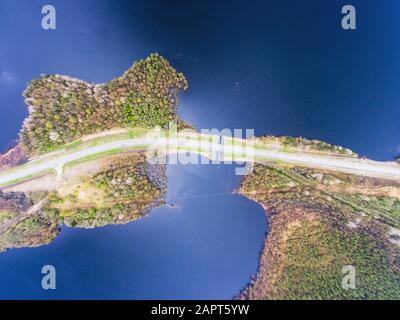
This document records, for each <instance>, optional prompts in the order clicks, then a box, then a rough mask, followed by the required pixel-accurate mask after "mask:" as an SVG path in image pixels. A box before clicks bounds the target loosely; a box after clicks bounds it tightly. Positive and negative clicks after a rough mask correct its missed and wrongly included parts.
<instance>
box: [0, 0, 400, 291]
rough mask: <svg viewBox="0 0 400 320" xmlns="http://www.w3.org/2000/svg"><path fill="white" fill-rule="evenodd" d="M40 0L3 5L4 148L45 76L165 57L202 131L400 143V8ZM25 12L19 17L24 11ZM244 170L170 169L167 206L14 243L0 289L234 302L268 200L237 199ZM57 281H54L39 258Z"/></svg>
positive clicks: (373, 146) (356, 146) (350, 143)
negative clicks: (181, 77) (353, 15)
mask: <svg viewBox="0 0 400 320" xmlns="http://www.w3.org/2000/svg"><path fill="white" fill-rule="evenodd" d="M52 3H53V5H55V7H56V9H57V29H56V30H50V31H45V30H43V29H42V28H41V17H42V16H41V13H40V12H41V5H42V1H36V0H30V1H18V2H17V1H12V0H3V1H2V2H1V4H0V39H2V42H3V44H2V46H0V101H1V104H0V108H1V112H2V117H0V128H1V135H0V150H1V151H4V150H6V149H7V148H8V147H10V146H11V145H12V143H13V140H14V139H15V138H16V136H17V133H18V131H19V128H20V126H21V123H22V121H23V119H24V118H25V117H26V115H27V111H26V106H25V105H24V103H23V99H22V97H21V93H22V91H23V90H24V88H25V86H26V83H27V82H28V81H29V80H31V79H34V78H36V77H38V76H39V74H40V73H47V74H52V73H60V74H67V75H70V76H73V77H77V78H81V79H83V80H87V81H93V82H105V81H108V80H110V79H112V78H114V77H117V76H119V75H120V74H122V73H123V72H124V70H126V69H127V68H128V67H129V66H130V65H131V64H132V63H133V61H134V60H138V59H140V58H144V57H146V56H147V55H149V54H150V53H151V52H159V53H160V54H162V55H164V56H165V57H166V58H167V59H168V60H169V61H170V62H171V64H172V65H173V66H174V67H175V68H176V69H177V70H178V71H182V72H183V73H184V74H185V76H186V77H187V79H188V81H189V90H188V92H187V93H185V94H183V95H182V96H181V101H180V110H179V113H180V115H181V117H182V118H183V119H185V120H187V121H189V122H190V123H192V124H193V125H194V126H195V127H197V128H218V129H223V128H230V129H234V128H238V129H247V128H249V129H255V133H256V135H264V134H273V135H293V136H305V137H308V138H316V139H321V140H325V141H327V142H330V143H334V144H338V145H342V146H345V147H348V148H351V149H353V150H354V151H356V152H358V153H360V154H362V155H365V156H367V157H369V158H373V159H377V160H391V159H393V157H395V156H397V155H398V153H399V150H400V149H399V147H400V144H399V131H400V130H399V129H400V124H399V119H400V117H399V108H398V103H399V101H400V81H399V77H398V75H399V74H400V59H398V57H399V56H400V47H399V41H398V31H397V30H399V24H400V22H399V20H398V19H397V17H396V14H395V12H396V11H398V10H399V9H400V8H399V7H400V3H399V2H398V1H395V0H388V1H385V3H381V2H379V3H378V2H377V1H375V2H374V1H359V0H354V1H352V3H353V5H354V6H355V7H356V8H357V13H358V28H357V30H355V31H344V30H343V29H341V26H340V20H341V14H340V12H341V6H340V4H338V3H334V2H333V1H330V2H322V1H318V0H309V1H302V2H301V3H300V2H297V1H287V0H284V1H282V0H280V1H278V0H276V1H254V2H252V3H251V4H250V3H248V2H246V1H229V2H228V1H208V0H207V1H192V2H189V1H168V2H166V1H161V0H160V1H101V2H99V1H94V0H88V1H85V2H84V3H82V2H81V1H78V0H71V1H68V2H66V1H57V0H55V1H52ZM16 17H18V18H16ZM239 179H240V177H238V176H236V175H235V174H234V166H233V165H189V166H183V165H170V166H168V195H167V202H169V203H173V204H175V205H176V207H174V208H169V207H163V208H157V209H154V210H153V211H152V212H151V214H150V215H148V216H147V217H145V218H143V219H141V220H138V221H135V222H132V223H129V224H127V225H118V226H106V227H103V228H97V229H92V230H83V229H73V228H68V227H62V231H61V233H60V235H59V237H57V238H56V240H55V241H54V242H53V243H51V244H49V245H47V246H42V247H39V248H25V249H17V250H10V251H8V252H6V253H3V254H0V298H3V299H4V298H39V299H42V298H77V299H80V298H128V299H129V298H132V299H150V298H159V299H167V298H168V299H180V298H182V299H189V298H190V299H196V298H204V299H212V298H218V299H230V298H231V297H232V296H233V295H234V294H235V293H236V292H237V291H238V290H240V289H241V288H242V287H243V286H244V285H245V284H246V283H247V281H248V280H249V278H250V277H251V276H252V275H253V274H254V273H255V272H256V270H257V263H258V257H259V252H260V250H261V246H262V243H263V239H264V235H265V233H266V232H267V223H266V219H265V217H264V213H263V210H262V208H261V207H260V206H259V205H257V204H256V203H254V202H252V201H250V200H248V199H246V198H243V197H241V196H239V195H234V194H232V191H233V190H234V189H235V188H237V186H238V182H239ZM45 264H52V265H54V266H55V267H56V270H57V289H56V290H54V291H44V290H42V289H41V287H40V282H41V278H42V274H41V273H40V271H41V267H42V266H43V265H45Z"/></svg>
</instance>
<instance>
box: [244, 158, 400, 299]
mask: <svg viewBox="0 0 400 320" xmlns="http://www.w3.org/2000/svg"><path fill="white" fill-rule="evenodd" d="M383 187H384V188H386V189H384V190H383V191H382V190H381V189H380V188H383ZM388 188H390V190H389V189H388ZM399 188H400V185H399V184H396V183H388V182H387V181H384V180H379V179H373V178H365V177H359V176H353V175H347V174H335V173H331V172H321V171H316V170H312V169H306V168H299V167H290V166H276V167H271V166H265V165H257V166H256V167H255V170H254V172H253V173H252V174H250V175H249V176H247V177H245V178H244V179H243V181H242V183H241V187H240V189H239V192H241V193H242V194H244V195H246V196H248V197H249V198H251V199H254V200H256V201H258V202H260V203H261V204H262V205H263V207H264V208H265V209H266V210H267V214H268V217H269V227H270V229H269V233H268V235H267V238H266V240H265V246H264V249H263V252H262V254H261V259H260V267H259V272H258V274H257V277H256V278H255V280H254V281H252V283H250V284H249V286H248V287H247V288H246V289H245V290H244V291H243V292H242V293H241V294H240V295H239V296H238V298H245V299H343V298H348V299H399V298H400V265H399V261H400V241H399V238H400V230H399V229H398V226H399V225H400V211H399V199H398V198H397V197H396V196H394V194H398V193H397V191H398V190H399ZM389 191H390V192H389ZM369 193H370V194H369ZM386 193H391V194H393V196H388V195H386ZM346 265H352V266H354V267H355V268H356V272H357V285H356V289H355V290H344V289H343V288H342V278H343V274H342V272H341V271H342V268H343V267H344V266H346Z"/></svg>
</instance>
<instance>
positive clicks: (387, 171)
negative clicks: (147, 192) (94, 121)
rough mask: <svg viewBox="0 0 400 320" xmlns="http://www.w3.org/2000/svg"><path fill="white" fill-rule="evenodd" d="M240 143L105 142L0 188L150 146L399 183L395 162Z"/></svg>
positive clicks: (23, 170) (37, 165) (42, 161)
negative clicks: (106, 155)
mask: <svg viewBox="0 0 400 320" xmlns="http://www.w3.org/2000/svg"><path fill="white" fill-rule="evenodd" d="M203 137H204V135H203ZM210 137H211V136H210ZM242 141H243V140H240V139H230V138H229V139H214V140H212V141H211V140H210V141H204V140H202V141H201V142H200V143H199V138H198V136H197V135H196V134H193V135H190V136H186V137H185V138H184V139H179V138H178V139H176V140H168V139H166V138H158V139H156V140H155V138H149V137H142V138H132V139H124V140H120V141H113V142H108V143H104V144H101V145H96V146H93V147H88V148H86V149H83V150H76V151H74V150H72V151H71V150H68V151H66V150H61V151H59V152H57V153H54V154H47V155H44V156H42V157H40V158H38V159H36V160H33V161H31V162H28V163H26V164H24V165H22V166H19V167H14V168H11V169H8V170H5V171H2V172H0V187H2V188H4V187H6V186H9V185H12V184H15V183H17V182H19V183H20V182H23V181H24V180H29V179H32V178H33V177H34V176H35V175H41V174H45V173H49V172H54V171H55V172H56V173H57V175H59V176H61V175H62V171H63V168H64V166H65V165H67V164H71V162H74V161H77V160H82V159H84V158H87V157H91V156H95V155H99V154H103V153H106V152H110V151H115V152H122V151H127V150H129V149H132V148H135V149H141V150H148V148H149V147H151V148H152V149H157V150H164V151H166V152H167V153H169V154H171V153H173V152H176V150H177V148H178V150H179V152H181V153H182V152H183V153H185V152H191V153H197V154H200V153H201V154H204V153H210V150H213V152H214V153H217V154H218V155H219V159H221V160H222V161H224V160H228V159H230V156H231V155H233V156H235V160H237V161H239V160H243V161H246V162H265V161H275V162H277V161H279V162H285V163H291V164H295V165H299V166H305V167H310V168H318V169H325V170H332V171H338V172H345V173H354V174H360V175H364V176H369V177H378V178H386V179H391V180H399V181H400V165H399V164H397V163H394V162H378V161H372V160H362V159H357V158H354V157H345V156H335V155H321V154H312V153H308V152H303V153H300V152H297V153H296V152H282V151H276V150H270V149H268V148H267V147H265V148H263V147H260V146H258V147H257V148H252V146H251V144H250V143H247V142H246V148H243V147H242V146H241V145H240V143H241V142H242ZM232 142H233V143H232Z"/></svg>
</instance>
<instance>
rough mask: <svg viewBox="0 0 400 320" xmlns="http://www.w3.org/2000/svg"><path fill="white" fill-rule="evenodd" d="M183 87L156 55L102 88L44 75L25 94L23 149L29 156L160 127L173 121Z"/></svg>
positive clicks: (184, 83) (182, 79)
mask: <svg viewBox="0 0 400 320" xmlns="http://www.w3.org/2000/svg"><path fill="white" fill-rule="evenodd" d="M187 86H188V85H187V81H186V79H185V77H184V76H183V74H182V73H178V72H177V71H176V70H175V69H174V68H172V67H171V65H170V64H169V62H168V61H167V60H166V59H165V58H163V57H161V56H160V55H158V54H151V55H150V56H149V57H148V58H147V59H145V60H140V61H138V62H135V63H134V64H133V66H132V67H131V68H130V69H129V70H127V71H126V72H125V73H124V74H123V75H122V76H121V77H119V78H116V79H114V80H111V81H110V82H108V83H105V84H93V83H88V82H85V81H82V80H78V79H73V78H70V77H67V76H61V75H43V76H42V77H41V78H39V79H35V80H33V81H31V83H30V84H29V86H28V87H27V89H26V90H25V91H24V97H25V102H26V104H27V105H28V109H29V117H28V118H27V119H26V120H25V121H24V125H23V128H22V130H21V133H20V139H21V145H22V147H23V148H24V150H25V151H26V152H27V153H28V154H29V155H33V154H36V153H44V152H47V151H51V150H52V149H54V148H55V147H58V146H61V145H63V144H65V143H68V142H71V141H73V140H75V139H77V138H79V137H81V136H83V135H86V134H92V133H96V132H99V131H103V130H106V129H112V128H115V127H129V126H131V127H134V126H141V127H154V126H157V125H159V126H162V127H164V126H166V125H167V124H168V122H169V121H170V120H173V119H175V118H176V117H177V116H176V109H177V103H178V98H177V95H178V92H179V90H180V89H185V90H186V89H187Z"/></svg>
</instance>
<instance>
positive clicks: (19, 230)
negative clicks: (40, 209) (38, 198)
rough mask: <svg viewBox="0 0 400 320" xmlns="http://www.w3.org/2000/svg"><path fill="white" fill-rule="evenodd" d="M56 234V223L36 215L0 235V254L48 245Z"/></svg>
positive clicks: (57, 229) (57, 230) (57, 231)
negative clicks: (14, 249)
mask: <svg viewBox="0 0 400 320" xmlns="http://www.w3.org/2000/svg"><path fill="white" fill-rule="evenodd" d="M58 233H59V228H58V225H57V223H56V222H54V221H51V220H49V219H48V218H46V217H44V216H43V215H41V214H37V215H35V216H33V217H29V218H27V219H24V220H22V221H21V222H18V223H17V224H16V225H13V226H12V227H10V228H9V229H7V230H5V231H4V232H2V233H0V252H2V251H5V250H7V249H12V248H25V247H37V246H41V245H44V244H47V243H50V242H51V241H52V240H53V239H54V238H55V237H56V236H57V235H58Z"/></svg>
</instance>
